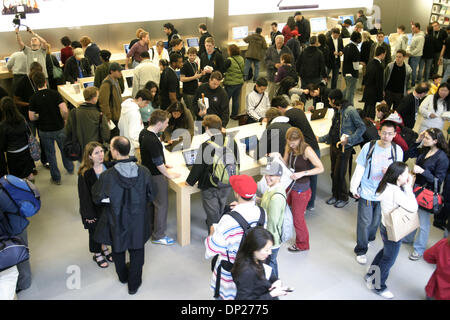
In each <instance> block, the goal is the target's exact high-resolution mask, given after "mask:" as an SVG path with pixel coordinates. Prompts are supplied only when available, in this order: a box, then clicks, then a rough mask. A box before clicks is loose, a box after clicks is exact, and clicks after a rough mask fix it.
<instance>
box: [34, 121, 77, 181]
mask: <svg viewBox="0 0 450 320" xmlns="http://www.w3.org/2000/svg"><path fill="white" fill-rule="evenodd" d="M39 137H40V138H41V140H42V146H43V147H44V151H45V154H46V156H47V160H48V162H49V164H50V175H51V176H52V179H53V180H54V181H61V173H60V172H59V169H58V163H57V160H56V153H55V141H56V143H57V144H58V148H59V152H60V153H61V158H62V162H63V165H64V168H66V170H67V171H68V172H70V173H71V172H73V162H72V161H70V160H69V159H67V158H66V156H65V155H64V151H63V147H64V139H65V137H66V135H65V134H64V129H61V130H58V131H41V130H39Z"/></svg>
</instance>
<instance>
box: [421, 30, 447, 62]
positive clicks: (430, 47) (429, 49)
mask: <svg viewBox="0 0 450 320" xmlns="http://www.w3.org/2000/svg"><path fill="white" fill-rule="evenodd" d="M437 44H438V42H437V41H436V39H434V38H433V36H432V35H431V34H426V35H425V43H424V44H423V53H422V59H433V57H434V53H435V52H436V49H435V45H437ZM441 50H442V44H441Z"/></svg>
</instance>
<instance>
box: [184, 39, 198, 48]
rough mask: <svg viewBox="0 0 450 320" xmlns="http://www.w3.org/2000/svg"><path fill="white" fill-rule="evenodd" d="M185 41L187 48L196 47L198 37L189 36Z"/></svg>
mask: <svg viewBox="0 0 450 320" xmlns="http://www.w3.org/2000/svg"><path fill="white" fill-rule="evenodd" d="M186 42H187V45H188V47H189V48H191V47H198V38H189V39H187V40H186Z"/></svg>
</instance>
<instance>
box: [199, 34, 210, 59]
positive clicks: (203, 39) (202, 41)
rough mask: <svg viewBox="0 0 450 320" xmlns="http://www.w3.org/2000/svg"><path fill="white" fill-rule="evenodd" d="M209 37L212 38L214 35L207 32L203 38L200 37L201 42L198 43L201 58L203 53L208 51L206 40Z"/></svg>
mask: <svg viewBox="0 0 450 320" xmlns="http://www.w3.org/2000/svg"><path fill="white" fill-rule="evenodd" d="M209 37H212V35H211V34H210V33H209V32H208V31H206V32H205V33H204V34H202V36H201V37H200V40H199V41H198V56H199V57H200V56H201V55H202V54H203V52H205V51H206V49H205V40H206V39H207V38H209Z"/></svg>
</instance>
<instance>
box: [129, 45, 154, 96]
mask: <svg viewBox="0 0 450 320" xmlns="http://www.w3.org/2000/svg"><path fill="white" fill-rule="evenodd" d="M141 58H142V60H141V63H140V64H139V65H138V66H137V67H136V68H135V69H134V70H133V92H132V94H131V96H132V97H135V96H136V94H137V92H138V91H139V90H141V89H144V87H145V84H146V83H147V82H148V81H153V82H155V83H156V84H157V85H158V86H159V79H160V77H161V75H160V69H159V67H158V66H156V65H155V64H153V63H152V61H151V60H150V54H149V53H148V51H144V52H142V53H141Z"/></svg>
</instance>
